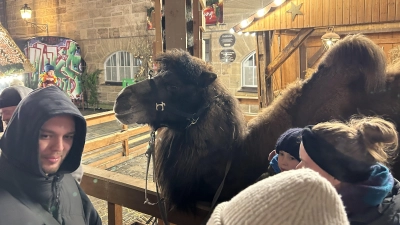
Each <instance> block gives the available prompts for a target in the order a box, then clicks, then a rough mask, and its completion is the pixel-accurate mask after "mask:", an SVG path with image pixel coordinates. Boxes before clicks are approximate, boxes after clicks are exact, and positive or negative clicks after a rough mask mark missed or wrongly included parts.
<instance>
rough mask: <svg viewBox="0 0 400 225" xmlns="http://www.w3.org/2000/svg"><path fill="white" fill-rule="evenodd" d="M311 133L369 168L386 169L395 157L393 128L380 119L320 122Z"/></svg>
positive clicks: (396, 141) (392, 125)
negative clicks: (378, 167)
mask: <svg viewBox="0 0 400 225" xmlns="http://www.w3.org/2000/svg"><path fill="white" fill-rule="evenodd" d="M312 131H313V132H314V133H315V134H317V135H318V136H319V137H321V138H323V139H325V140H326V141H327V142H329V143H330V144H331V145H333V146H334V147H335V148H336V149H337V150H338V151H340V152H342V153H343V154H345V155H347V156H350V157H352V158H355V159H357V160H360V161H364V162H367V163H371V165H372V164H375V163H382V164H384V165H386V166H389V164H390V163H391V162H392V160H393V159H394V158H395V157H396V152H397V147H398V134H397V131H396V127H395V125H394V124H393V123H391V122H389V121H386V120H384V119H381V118H379V117H362V118H356V117H353V118H351V119H350V120H349V121H348V122H347V123H343V122H340V121H331V122H324V123H319V124H317V125H315V126H314V127H313V128H312Z"/></svg>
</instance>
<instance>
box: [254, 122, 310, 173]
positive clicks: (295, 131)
mask: <svg viewBox="0 0 400 225" xmlns="http://www.w3.org/2000/svg"><path fill="white" fill-rule="evenodd" d="M302 130H303V129H302V128H291V129H289V130H287V131H285V133H283V134H282V135H281V136H280V137H279V138H278V141H277V142H276V145H275V150H274V151H273V152H271V154H270V157H272V156H273V157H272V159H270V162H269V167H268V172H266V173H264V174H262V175H261V176H260V178H258V180H262V179H265V178H267V177H269V176H273V175H275V174H277V173H280V172H283V171H287V170H293V169H296V166H297V165H298V164H299V163H300V157H299V147H300V143H301V132H302Z"/></svg>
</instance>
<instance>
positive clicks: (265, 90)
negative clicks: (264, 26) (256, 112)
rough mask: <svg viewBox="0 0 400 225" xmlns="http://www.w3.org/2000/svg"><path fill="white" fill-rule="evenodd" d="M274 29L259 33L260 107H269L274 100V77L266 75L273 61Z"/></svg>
mask: <svg viewBox="0 0 400 225" xmlns="http://www.w3.org/2000/svg"><path fill="white" fill-rule="evenodd" d="M271 38H272V31H264V32H258V33H257V54H256V55H257V57H258V58H257V62H258V63H257V65H258V81H257V82H258V96H259V97H258V100H259V109H262V108H265V107H267V106H268V105H269V104H270V103H271V102H272V100H273V97H274V95H273V90H272V79H271V77H268V78H267V77H266V75H265V71H266V67H267V65H268V64H269V63H270V62H271Z"/></svg>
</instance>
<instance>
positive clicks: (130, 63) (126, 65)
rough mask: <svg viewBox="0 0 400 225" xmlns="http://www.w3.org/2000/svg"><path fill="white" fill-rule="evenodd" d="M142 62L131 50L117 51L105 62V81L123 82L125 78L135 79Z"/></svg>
mask: <svg viewBox="0 0 400 225" xmlns="http://www.w3.org/2000/svg"><path fill="white" fill-rule="evenodd" d="M141 63H142V62H141V60H140V59H138V58H135V57H133V55H132V53H130V52H123V51H120V52H115V53H114V54H112V55H111V56H110V57H108V59H107V60H106V62H105V63H104V68H105V70H104V71H105V81H106V82H122V81H123V80H124V79H133V78H134V76H135V74H136V73H137V72H139V69H140V65H141Z"/></svg>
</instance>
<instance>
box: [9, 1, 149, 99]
mask: <svg viewBox="0 0 400 225" xmlns="http://www.w3.org/2000/svg"><path fill="white" fill-rule="evenodd" d="M5 1H6V2H7V23H8V30H9V32H10V34H11V36H12V37H13V38H14V39H17V40H21V39H28V38H29V37H32V36H45V35H46V33H45V32H41V31H40V30H36V31H35V29H34V28H32V27H30V26H29V25H27V24H26V23H25V22H24V21H23V20H22V19H21V15H20V11H19V10H20V8H21V7H23V5H24V4H25V3H26V4H28V6H29V7H31V8H32V19H30V20H29V21H31V22H35V23H42V24H48V25H49V35H50V36H60V37H67V38H70V39H73V40H75V41H77V42H78V44H79V45H80V47H81V51H82V52H81V54H82V57H83V59H84V60H85V62H86V64H87V68H88V71H93V70H95V69H104V62H105V60H106V59H107V57H108V56H110V55H111V54H112V53H114V52H116V51H121V50H123V51H128V52H132V53H134V52H135V51H136V46H135V42H137V39H140V38H143V36H145V37H149V38H153V36H154V33H153V31H146V15H147V14H146V10H147V8H149V7H151V1H150V0H135V1H131V0H36V1H32V0H30V1H29V0H5ZM121 89H122V87H121V86H120V85H119V86H110V85H106V84H105V82H104V75H101V76H100V86H99V91H100V101H101V102H102V103H107V102H108V103H111V102H113V101H114V100H115V97H116V95H117V93H118V92H119V91H120V90H121Z"/></svg>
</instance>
